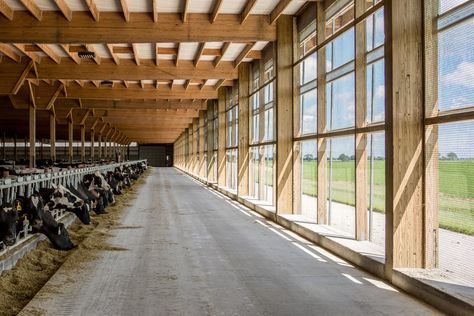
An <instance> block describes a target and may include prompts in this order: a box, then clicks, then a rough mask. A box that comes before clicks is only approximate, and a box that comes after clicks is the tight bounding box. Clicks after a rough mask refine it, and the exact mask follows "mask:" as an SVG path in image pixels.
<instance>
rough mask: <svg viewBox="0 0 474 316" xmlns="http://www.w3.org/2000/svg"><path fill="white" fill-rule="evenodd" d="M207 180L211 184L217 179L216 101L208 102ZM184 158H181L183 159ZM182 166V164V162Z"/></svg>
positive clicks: (181, 148) (181, 147)
mask: <svg viewBox="0 0 474 316" xmlns="http://www.w3.org/2000/svg"><path fill="white" fill-rule="evenodd" d="M207 104H208V105H207V126H206V127H205V128H207V180H208V181H210V182H215V181H216V179H215V177H214V164H215V163H216V162H215V161H214V160H213V159H214V158H213V156H214V129H213V125H212V124H213V120H212V119H213V116H214V109H215V107H216V106H217V104H216V102H215V101H214V100H211V101H208V102H207ZM182 136H183V135H181V136H180V156H181V155H182V150H183V146H182V138H183V137H182ZM181 158H182V157H180V159H181ZM180 164H181V162H180Z"/></svg>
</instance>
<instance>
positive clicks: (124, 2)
mask: <svg viewBox="0 0 474 316" xmlns="http://www.w3.org/2000/svg"><path fill="white" fill-rule="evenodd" d="M120 5H121V6H122V11H123V17H124V19H125V22H130V11H128V5H127V0H120Z"/></svg>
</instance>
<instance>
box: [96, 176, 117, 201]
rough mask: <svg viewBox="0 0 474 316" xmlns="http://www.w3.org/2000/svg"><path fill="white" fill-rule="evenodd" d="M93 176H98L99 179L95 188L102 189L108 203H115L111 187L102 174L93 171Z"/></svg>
mask: <svg viewBox="0 0 474 316" xmlns="http://www.w3.org/2000/svg"><path fill="white" fill-rule="evenodd" d="M94 176H96V177H98V178H100V181H97V184H98V187H97V189H98V190H103V191H104V194H105V196H106V197H107V202H108V203H110V204H114V203H115V198H114V193H113V192H112V188H111V187H110V185H109V184H108V183H107V181H106V180H105V177H104V175H103V174H102V173H100V172H99V171H96V172H95V173H94Z"/></svg>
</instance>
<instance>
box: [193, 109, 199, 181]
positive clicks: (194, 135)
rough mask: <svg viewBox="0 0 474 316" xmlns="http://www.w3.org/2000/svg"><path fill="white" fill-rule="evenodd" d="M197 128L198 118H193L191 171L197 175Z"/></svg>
mask: <svg viewBox="0 0 474 316" xmlns="http://www.w3.org/2000/svg"><path fill="white" fill-rule="evenodd" d="M198 128H199V118H194V119H193V153H194V155H193V156H194V159H193V161H194V162H193V173H194V174H195V175H199V147H198V136H199V135H198V133H197V130H198Z"/></svg>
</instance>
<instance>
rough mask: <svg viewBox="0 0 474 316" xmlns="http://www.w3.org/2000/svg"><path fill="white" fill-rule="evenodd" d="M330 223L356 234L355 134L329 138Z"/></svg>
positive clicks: (345, 231)
mask: <svg viewBox="0 0 474 316" xmlns="http://www.w3.org/2000/svg"><path fill="white" fill-rule="evenodd" d="M328 148H329V150H328V211H329V221H328V222H329V225H331V226H334V227H335V228H337V229H338V230H339V231H341V232H344V233H346V234H348V235H349V236H351V237H354V236H355V207H354V205H355V156H354V153H355V151H354V136H347V137H339V138H333V139H329V140H328Z"/></svg>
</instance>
